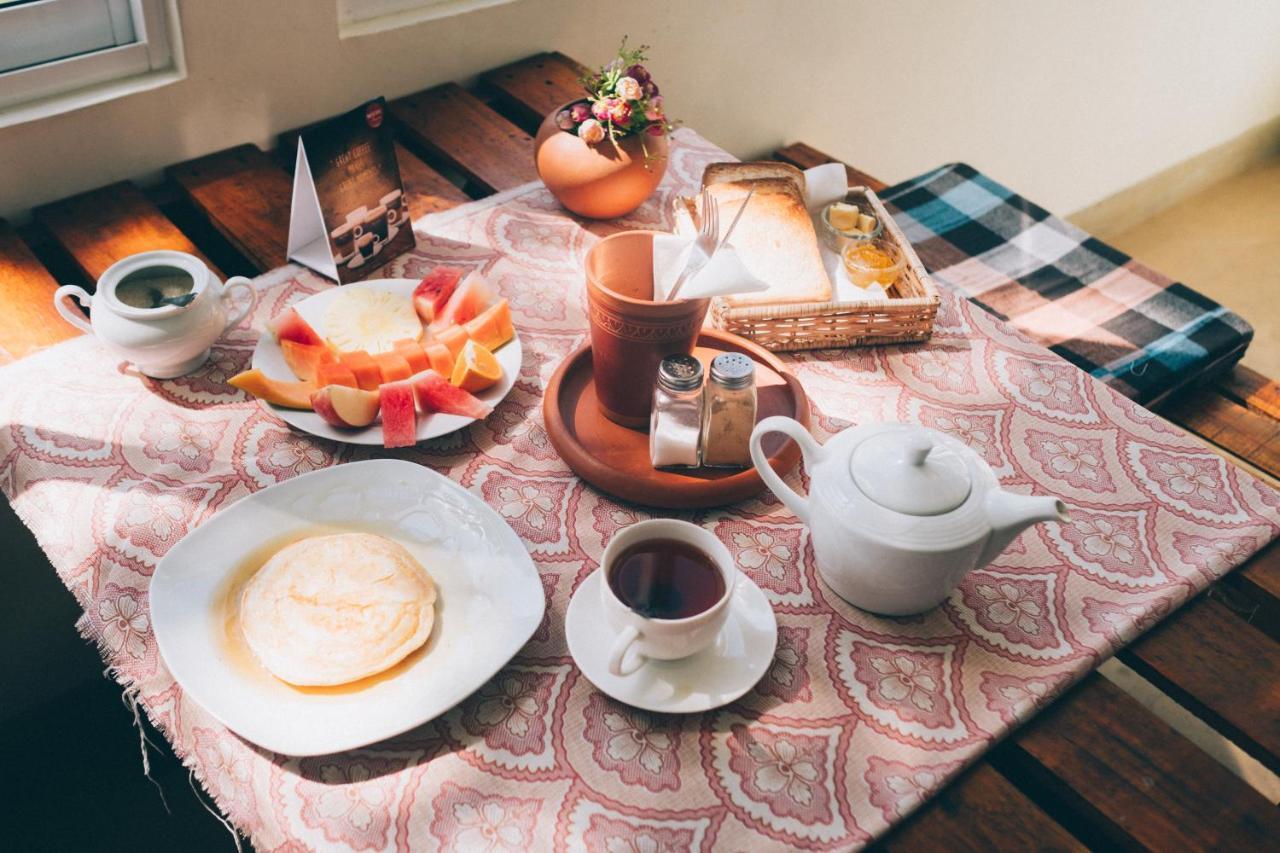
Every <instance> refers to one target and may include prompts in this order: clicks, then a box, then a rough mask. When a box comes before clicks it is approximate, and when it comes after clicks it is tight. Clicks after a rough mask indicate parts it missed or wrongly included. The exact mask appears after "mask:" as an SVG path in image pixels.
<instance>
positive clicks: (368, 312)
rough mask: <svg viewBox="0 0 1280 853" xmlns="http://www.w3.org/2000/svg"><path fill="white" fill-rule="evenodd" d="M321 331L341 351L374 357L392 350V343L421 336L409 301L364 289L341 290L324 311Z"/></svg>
mask: <svg viewBox="0 0 1280 853" xmlns="http://www.w3.org/2000/svg"><path fill="white" fill-rule="evenodd" d="M324 329H325V333H326V334H327V335H328V338H329V342H330V343H332V344H333V345H334V346H335V347H337V348H338V349H339V350H341V351H342V352H351V351H353V350H364V351H365V352H368V353H371V354H377V353H381V352H387V351H390V350H392V349H394V348H395V343H396V341H400V340H404V339H405V338H408V339H410V340H414V341H416V340H418V339H419V338H420V337H422V321H421V320H419V319H418V313H417V311H415V310H414V308H413V300H411V299H409V298H408V297H406V296H399V295H397V294H394V293H387V292H386V291H382V290H370V289H369V288H365V287H349V288H343V290H342V292H341V293H339V294H338V295H337V296H336V297H335V298H334V300H333V301H332V302H330V303H329V309H328V310H327V311H325V314H324Z"/></svg>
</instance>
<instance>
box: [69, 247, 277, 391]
mask: <svg viewBox="0 0 1280 853" xmlns="http://www.w3.org/2000/svg"><path fill="white" fill-rule="evenodd" d="M156 275H168V276H177V277H182V276H189V277H190V287H189V288H188V290H187V293H189V294H190V298H189V299H185V300H180V301H184V302H185V304H166V305H161V306H159V307H156V308H151V307H137V306H135V305H127V304H125V303H124V302H123V301H121V299H120V288H121V287H122V286H125V287H126V288H128V287H130V286H133V285H134V284H135V283H139V282H145V281H146V280H147V279H148V277H149V276H156ZM235 289H241V290H243V291H245V293H246V298H245V299H244V300H243V301H242V303H241V304H240V305H239V306H238V307H237V306H235V305H232V304H230V299H229V297H230V294H231V292H232V291H233V290H235ZM185 295H186V294H184V296H185ZM68 296H71V297H75V298H76V299H78V300H79V301H80V304H81V305H83V306H84V307H86V308H89V309H90V310H91V311H92V318H91V319H92V321H90V320H86V319H85V318H84V315H82V314H81V313H80V312H79V311H76V310H75V309H74V308H72V307H71V306H70V305H69V304H67V302H66V297H68ZM257 301H258V292H257V291H256V290H254V288H253V282H252V281H250V280H249V279H247V278H245V277H244V276H233V277H232V278H229V279H227V283H226V285H223V284H222V283H221V282H220V281H218V277H217V276H216V275H214V274H213V272H212V271H211V270H210V269H209V268H208V267H207V266H205V264H204V262H203V261H201V260H200V259H199V258H197V257H195V256H194V255H188V254H186V253H185V252H172V251H167V250H166V251H155V252H141V253H139V254H137V255H130V256H129V257H127V258H123V259H122V260H119V261H116V262H115V263H114V264H112V265H111V266H110V267H108V268H107V270H106V272H104V273H103V274H102V276H101V278H99V279H98V286H97V293H96V294H95V295H93V296H90V295H89V294H88V293H87V292H86V291H85V290H84V289H83V288H80V287H77V286H75V285H74V284H67V285H63V286H62V287H59V288H58V289H57V290H56V291H54V294H53V305H54V307H55V308H57V309H58V313H59V314H61V315H62V319H64V320H66V321H67V322H68V323H70V324H71V325H73V326H75V327H76V328H77V329H80V330H81V331H84V332H88V333H89V334H92V335H94V336H96V337H97V338H98V340H99V341H101V342H102V343H103V344H104V345H105V346H106V347H107V348H108V349H110V350H111V351H113V352H114V353H115V354H116V355H118V356H119V357H120V358H123V359H125V360H126V361H130V362H132V363H133V364H134V366H136V367H137V368H138V370H139V371H141V372H142V373H144V374H146V375H147V376H151V377H153V378H155V379H172V378H173V377H175V376H182V375H183V374H186V373H190V372H191V371H193V370H195V369H196V368H197V367H199V366H200V365H202V364H204V362H205V360H206V359H207V358H208V357H209V348H210V347H211V346H213V343H214V341H216V340H218V338H220V337H222V335H223V333H224V332H226V331H227V330H228V329H230V328H231V327H232V326H234V325H236V324H237V323H239V322H240V321H241V320H243V319H244V318H245V316H246V315H248V313H249V312H250V311H252V310H253V306H254V305H255V304H256V303H257Z"/></svg>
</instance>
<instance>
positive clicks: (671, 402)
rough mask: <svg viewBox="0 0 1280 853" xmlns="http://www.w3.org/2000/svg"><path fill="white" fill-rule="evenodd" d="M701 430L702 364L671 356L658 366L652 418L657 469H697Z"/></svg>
mask: <svg viewBox="0 0 1280 853" xmlns="http://www.w3.org/2000/svg"><path fill="white" fill-rule="evenodd" d="M701 429H702V362H700V361H698V359H696V358H694V357H693V356H691V355H669V356H667V357H666V358H664V359H663V360H662V363H661V364H659V365H658V384H657V385H656V386H655V387H654V389H653V414H651V415H650V416H649V459H650V461H651V462H652V463H653V467H655V468H667V467H687V468H696V467H697V466H698V463H699V461H700V457H699V453H698V444H699V438H700V435H701Z"/></svg>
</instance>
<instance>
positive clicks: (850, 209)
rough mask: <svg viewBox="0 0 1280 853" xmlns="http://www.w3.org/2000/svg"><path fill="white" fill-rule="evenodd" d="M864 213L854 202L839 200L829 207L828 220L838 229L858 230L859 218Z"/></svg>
mask: <svg viewBox="0 0 1280 853" xmlns="http://www.w3.org/2000/svg"><path fill="white" fill-rule="evenodd" d="M861 215H862V214H861V213H860V212H859V211H858V208H857V207H855V206H853V205H852V204H843V203H840V202H837V203H836V204H833V205H831V207H830V208H828V209H827V221H828V222H830V223H831V227H832V228H834V229H836V230H837V231H856V230H858V218H859V217H860V216H861Z"/></svg>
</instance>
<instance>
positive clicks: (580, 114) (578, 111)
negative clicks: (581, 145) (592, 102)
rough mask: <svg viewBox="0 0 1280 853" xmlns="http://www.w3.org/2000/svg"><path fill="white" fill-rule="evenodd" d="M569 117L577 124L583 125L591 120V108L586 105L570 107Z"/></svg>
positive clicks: (579, 104)
mask: <svg viewBox="0 0 1280 853" xmlns="http://www.w3.org/2000/svg"><path fill="white" fill-rule="evenodd" d="M569 117H570V118H572V119H573V121H574V123H575V124H582V123H583V122H584V121H586V120H587V119H589V118H591V107H589V106H587V105H586V104H584V103H581V102H579V103H576V104H574V105H573V106H571V107H569Z"/></svg>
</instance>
